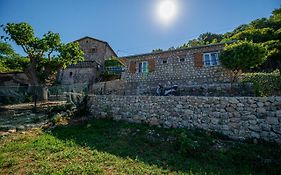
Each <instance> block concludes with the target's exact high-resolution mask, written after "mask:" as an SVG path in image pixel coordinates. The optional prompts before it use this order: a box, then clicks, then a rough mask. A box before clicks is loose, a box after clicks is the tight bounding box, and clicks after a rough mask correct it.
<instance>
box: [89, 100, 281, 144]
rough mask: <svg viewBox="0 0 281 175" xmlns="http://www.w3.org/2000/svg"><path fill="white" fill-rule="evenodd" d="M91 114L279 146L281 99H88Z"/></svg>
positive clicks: (280, 139)
mask: <svg viewBox="0 0 281 175" xmlns="http://www.w3.org/2000/svg"><path fill="white" fill-rule="evenodd" d="M88 105H89V108H90V112H91V114H93V115H94V116H96V117H102V118H108V117H109V118H113V119H114V120H125V121H129V122H134V123H148V124H151V125H157V126H162V127H167V128H169V127H175V128H177V127H185V128H201V129H205V130H210V131H216V132H220V133H223V134H225V135H227V136H229V137H231V138H234V139H242V140H243V139H248V138H251V139H254V138H255V139H263V140H267V141H274V142H277V143H279V144H281V97H196V96H180V97H173V96H172V97H159V96H112V95H111V96H106V95H92V96H89V102H88Z"/></svg>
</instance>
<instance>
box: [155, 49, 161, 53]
mask: <svg viewBox="0 0 281 175" xmlns="http://www.w3.org/2000/svg"><path fill="white" fill-rule="evenodd" d="M162 51H163V49H153V50H152V53H154V52H162Z"/></svg>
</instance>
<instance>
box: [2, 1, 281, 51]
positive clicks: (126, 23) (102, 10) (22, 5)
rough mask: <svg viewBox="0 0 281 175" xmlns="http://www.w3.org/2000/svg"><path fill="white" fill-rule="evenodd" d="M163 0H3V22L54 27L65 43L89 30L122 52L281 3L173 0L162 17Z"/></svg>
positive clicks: (160, 44) (228, 26)
mask: <svg viewBox="0 0 281 175" xmlns="http://www.w3.org/2000/svg"><path fill="white" fill-rule="evenodd" d="M161 1H163V0H0V24H5V23H7V22H28V23H29V24H31V25H32V26H33V28H34V30H35V33H36V35H37V36H39V37H41V36H42V35H43V34H44V33H46V32H48V31H53V32H57V33H59V34H60V35H61V39H62V41H63V42H65V43H66V42H71V41H74V40H76V39H79V38H82V37H84V36H91V37H94V38H97V39H100V40H104V41H107V42H108V43H109V44H110V45H111V46H112V48H113V49H114V50H115V51H116V52H117V54H118V56H124V55H131V54H140V53H146V52H150V51H151V50H152V49H157V48H162V49H168V48H169V47H171V46H175V47H177V46H179V45H182V44H184V43H185V42H187V41H188V40H189V39H193V38H196V37H197V36H198V35H199V34H201V33H203V32H213V33H225V32H227V31H231V30H233V29H234V28H235V27H237V26H238V25H240V24H244V23H248V22H250V21H252V20H254V19H257V18H261V17H269V16H270V14H271V11H272V10H273V9H275V8H278V7H280V5H281V1H280V0H172V1H174V4H175V9H171V8H169V7H164V14H163V12H162V16H163V15H165V14H166V13H165V10H166V11H167V13H169V11H171V10H174V11H175V12H176V13H175V14H173V19H172V20H169V22H166V23H164V22H163V20H162V22H161V20H159V14H158V12H157V11H158V10H159V6H160V4H161ZM165 8H166V9H165ZM164 17H165V16H164ZM0 34H3V32H2V31H0ZM13 46H14V47H15V48H16V51H17V52H19V53H23V52H22V51H21V50H20V48H18V47H16V46H15V45H14V44H13Z"/></svg>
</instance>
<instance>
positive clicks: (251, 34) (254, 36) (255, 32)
mask: <svg viewBox="0 0 281 175" xmlns="http://www.w3.org/2000/svg"><path fill="white" fill-rule="evenodd" d="M274 36H275V33H274V30H273V29H272V28H262V29H254V28H249V29H246V30H243V31H241V32H239V33H236V34H235V35H233V36H232V37H231V38H230V39H232V40H241V41H243V40H248V41H253V42H254V43H259V42H266V41H269V40H272V39H274Z"/></svg>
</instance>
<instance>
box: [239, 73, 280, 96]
mask: <svg viewBox="0 0 281 175" xmlns="http://www.w3.org/2000/svg"><path fill="white" fill-rule="evenodd" d="M241 82H242V83H253V85H254V91H255V94H256V96H269V95H281V76H280V73H279V71H274V72H272V73H245V74H243V75H242V80H241Z"/></svg>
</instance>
